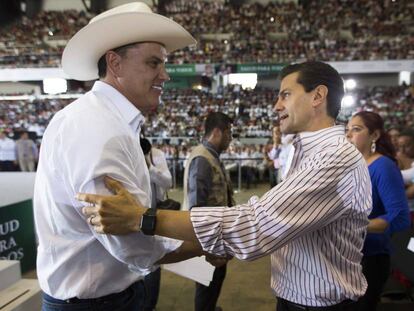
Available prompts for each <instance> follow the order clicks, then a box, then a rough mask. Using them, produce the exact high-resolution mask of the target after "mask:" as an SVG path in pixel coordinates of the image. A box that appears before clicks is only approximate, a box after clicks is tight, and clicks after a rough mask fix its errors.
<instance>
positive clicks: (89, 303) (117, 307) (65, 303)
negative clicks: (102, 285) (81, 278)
mask: <svg viewBox="0 0 414 311" xmlns="http://www.w3.org/2000/svg"><path fill="white" fill-rule="evenodd" d="M144 298H145V288H144V282H142V281H138V282H136V283H134V284H132V285H131V286H130V287H128V288H127V289H125V290H123V291H122V292H120V293H116V294H111V295H107V296H104V297H99V298H91V299H78V298H71V299H67V300H60V299H55V298H53V297H50V296H49V295H47V294H45V293H44V294H43V304H42V311H69V310H75V311H90V310H93V311H142V310H143V305H144Z"/></svg>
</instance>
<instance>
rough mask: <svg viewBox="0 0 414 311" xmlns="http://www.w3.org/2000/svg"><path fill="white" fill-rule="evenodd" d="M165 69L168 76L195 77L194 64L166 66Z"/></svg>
mask: <svg viewBox="0 0 414 311" xmlns="http://www.w3.org/2000/svg"><path fill="white" fill-rule="evenodd" d="M166 69H167V72H168V74H169V75H170V76H181V77H188V76H195V75H196V68H195V65H194V64H192V65H191V64H186V65H167V66H166Z"/></svg>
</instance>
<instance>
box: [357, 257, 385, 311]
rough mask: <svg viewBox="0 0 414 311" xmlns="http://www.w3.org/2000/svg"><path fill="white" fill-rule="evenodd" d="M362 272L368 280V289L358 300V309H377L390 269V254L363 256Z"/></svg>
mask: <svg viewBox="0 0 414 311" xmlns="http://www.w3.org/2000/svg"><path fill="white" fill-rule="evenodd" d="M361 263H362V272H363V273H364V275H365V278H366V279H367V282H368V289H367V291H366V293H365V295H364V296H362V297H361V298H360V299H359V300H358V308H356V309H355V310H356V311H375V310H376V309H377V304H378V302H379V300H380V297H381V293H382V290H383V289H384V285H385V282H386V281H387V279H388V277H389V275H390V270H391V263H390V256H389V255H376V256H364V257H363V258H362V262H361Z"/></svg>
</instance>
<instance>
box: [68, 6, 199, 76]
mask: <svg viewBox="0 0 414 311" xmlns="http://www.w3.org/2000/svg"><path fill="white" fill-rule="evenodd" d="M145 41H152V42H158V43H160V44H162V45H163V46H164V47H165V49H166V50H167V52H169V53H170V52H173V51H175V50H178V49H181V48H184V47H186V46H189V45H194V44H196V40H195V39H194V38H193V37H192V36H191V35H190V34H189V33H188V32H187V31H186V30H185V29H184V28H183V27H182V26H180V25H179V24H177V23H176V22H174V21H173V20H171V19H169V18H167V17H165V16H162V15H159V14H156V13H153V12H152V11H151V9H150V8H149V7H148V6H147V5H146V4H145V3H142V2H131V3H127V4H124V5H120V6H117V7H115V8H113V9H110V10H108V11H105V12H103V13H101V14H99V15H97V16H95V17H94V18H92V19H91V20H90V21H89V24H88V25H86V26H85V27H83V28H82V29H80V30H79V31H78V32H77V33H76V34H75V35H74V36H73V37H72V38H71V39H70V40H69V42H68V44H67V45H66V47H65V49H64V51H63V55H62V68H63V71H64V72H65V73H66V74H67V75H68V76H69V77H70V78H72V79H75V80H82V81H88V80H94V79H97V78H98V60H99V58H100V57H101V56H102V55H104V54H105V53H106V52H107V51H109V50H111V49H115V48H117V47H120V46H123V45H126V44H131V43H135V42H145Z"/></svg>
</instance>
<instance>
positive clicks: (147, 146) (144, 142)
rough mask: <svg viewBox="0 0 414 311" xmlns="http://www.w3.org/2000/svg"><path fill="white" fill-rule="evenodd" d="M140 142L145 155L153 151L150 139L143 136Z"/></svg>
mask: <svg viewBox="0 0 414 311" xmlns="http://www.w3.org/2000/svg"><path fill="white" fill-rule="evenodd" d="M139 143H140V145H141V149H142V152H143V153H144V155H147V154H148V153H149V152H150V151H151V147H152V146H151V143H150V141H149V140H148V139H146V138H143V137H142V138H140V139H139Z"/></svg>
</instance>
